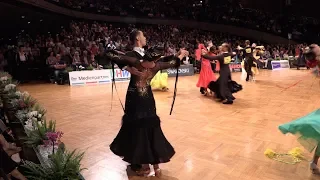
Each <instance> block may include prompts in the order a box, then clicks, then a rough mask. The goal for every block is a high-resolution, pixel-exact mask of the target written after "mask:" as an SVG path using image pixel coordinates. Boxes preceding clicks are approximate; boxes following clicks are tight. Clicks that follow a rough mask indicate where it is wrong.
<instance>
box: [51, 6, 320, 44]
mask: <svg viewBox="0 0 320 180" xmlns="http://www.w3.org/2000/svg"><path fill="white" fill-rule="evenodd" d="M47 1H49V2H54V3H56V4H58V5H61V6H64V7H67V8H71V9H74V10H79V11H87V12H92V13H103V14H106V15H121V16H134V17H149V18H174V19H187V20H197V21H207V22H215V23H222V24H226V23H227V24H232V25H237V26H244V27H247V28H253V29H258V30H262V31H267V32H272V33H276V34H281V35H283V36H285V37H287V36H288V33H290V34H291V35H293V37H295V38H296V37H300V36H301V35H306V33H308V34H312V35H313V36H317V37H319V34H318V31H317V29H318V28H319V22H318V21H317V20H316V19H314V18H310V17H302V16H294V15H292V14H288V15H287V16H284V14H276V13H268V12H263V11H259V10H256V9H248V8H242V6H241V4H238V3H231V2H232V1H230V2H228V1H225V2H222V3H214V4H213V3H210V2H209V1H205V0H204V1H196V0H181V1H175V0H166V1H158V0H151V1H147V0H139V1H119V0H118V1H116V0H111V1H104V0H47Z"/></svg>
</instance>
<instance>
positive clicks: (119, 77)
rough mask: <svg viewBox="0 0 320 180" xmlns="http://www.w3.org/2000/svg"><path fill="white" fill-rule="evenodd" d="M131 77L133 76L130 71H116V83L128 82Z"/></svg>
mask: <svg viewBox="0 0 320 180" xmlns="http://www.w3.org/2000/svg"><path fill="white" fill-rule="evenodd" d="M110 73H111V77H112V70H110ZM130 77H131V74H130V73H129V72H128V71H125V70H121V69H115V70H114V79H115V80H116V81H127V80H129V79H130Z"/></svg>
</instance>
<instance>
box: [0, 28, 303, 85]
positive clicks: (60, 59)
mask: <svg viewBox="0 0 320 180" xmlns="http://www.w3.org/2000/svg"><path fill="white" fill-rule="evenodd" d="M134 27H136V28H138V29H141V30H142V31H143V32H145V34H146V35H147V36H148V37H149V38H148V45H149V46H154V45H157V46H162V47H163V48H165V49H166V54H174V53H175V52H177V50H178V49H179V48H180V47H185V48H187V49H188V50H189V51H190V52H191V53H193V51H194V49H195V45H196V43H197V42H208V41H212V42H213V44H221V43H222V42H229V43H230V44H231V46H232V47H233V49H235V48H236V47H237V46H238V45H242V44H243V40H244V38H241V37H236V36H231V35H229V34H225V33H214V32H208V31H202V30H196V29H188V28H183V27H178V26H164V25H140V24H136V25H126V24H106V23H97V22H93V23H91V24H89V23H86V22H71V23H70V28H66V29H62V30H61V32H60V33H58V34H57V35H55V36H52V35H51V34H47V35H46V36H45V35H38V36H36V37H35V39H32V38H30V37H22V36H21V37H19V39H18V45H20V46H19V48H15V47H10V46H9V47H6V48H2V50H1V51H0V65H1V53H2V54H3V56H4V61H3V62H7V63H3V65H4V67H3V68H6V69H8V70H9V72H10V73H11V74H13V75H14V76H15V77H16V78H17V79H18V80H20V81H22V82H23V81H25V80H28V79H27V74H28V73H27V70H28V69H32V68H34V67H38V68H40V69H48V68H44V67H45V66H47V67H49V71H48V70H43V75H42V76H43V77H44V78H45V77H52V79H53V80H54V81H56V82H57V81H59V80H61V78H63V77H65V73H66V70H68V69H73V70H81V69H83V68H87V67H93V68H110V65H111V64H110V61H109V60H108V59H107V58H106V57H105V51H106V50H108V49H112V48H117V49H120V50H122V51H126V50H129V49H130V43H129V41H128V34H129V32H130V31H131V30H132V28H134ZM252 42H256V43H257V44H259V45H264V46H265V47H266V53H265V55H264V56H262V57H263V58H265V59H269V58H288V57H289V56H295V49H296V47H297V46H295V45H288V44H282V45H281V44H277V45H272V44H264V43H262V42H259V41H254V40H253V41H252ZM298 46H299V48H300V47H301V46H303V45H298ZM12 56H14V57H15V58H14V59H12ZM193 56H194V55H192V54H191V56H190V59H189V60H188V62H186V63H194V59H193V58H192V57H193ZM2 59H3V58H2ZM237 59H238V60H241V56H240V54H238V56H237ZM6 64H7V65H8V67H6ZM67 67H69V68H67Z"/></svg>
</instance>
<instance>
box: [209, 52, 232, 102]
mask: <svg viewBox="0 0 320 180" xmlns="http://www.w3.org/2000/svg"><path fill="white" fill-rule="evenodd" d="M232 56H234V55H233V54H232V53H222V54H221V55H218V56H210V55H204V56H203V57H204V58H206V59H210V60H218V61H219V62H220V77H219V79H218V81H219V83H218V84H219V85H218V89H219V92H220V98H221V100H225V99H227V100H228V101H232V100H233V99H234V97H233V96H232V93H231V90H230V88H229V81H230V80H231V72H230V67H229V64H230V62H231V58H232Z"/></svg>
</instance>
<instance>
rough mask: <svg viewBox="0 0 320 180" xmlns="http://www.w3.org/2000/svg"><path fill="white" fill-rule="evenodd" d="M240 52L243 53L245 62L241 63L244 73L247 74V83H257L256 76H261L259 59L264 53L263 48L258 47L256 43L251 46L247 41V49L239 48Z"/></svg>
mask: <svg viewBox="0 0 320 180" xmlns="http://www.w3.org/2000/svg"><path fill="white" fill-rule="evenodd" d="M237 49H238V50H240V51H242V52H243V56H244V57H243V59H244V61H242V62H241V66H242V71H243V70H244V71H243V73H245V72H246V78H245V79H246V81H250V80H251V81H255V75H258V74H259V70H258V64H259V62H258V59H259V58H260V56H261V55H262V54H263V53H264V47H263V46H257V45H256V44H255V43H253V44H252V45H250V41H249V40H246V41H245V47H244V48H242V47H240V46H238V48H237Z"/></svg>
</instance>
